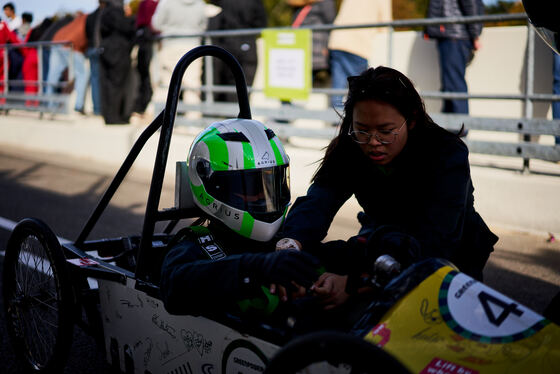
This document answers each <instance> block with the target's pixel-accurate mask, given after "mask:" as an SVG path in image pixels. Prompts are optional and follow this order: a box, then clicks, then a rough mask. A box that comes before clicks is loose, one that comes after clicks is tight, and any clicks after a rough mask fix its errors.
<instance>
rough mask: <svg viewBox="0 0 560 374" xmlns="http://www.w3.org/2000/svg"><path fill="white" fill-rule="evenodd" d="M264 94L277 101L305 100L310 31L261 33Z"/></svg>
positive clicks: (308, 70) (308, 69) (308, 89)
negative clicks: (263, 62) (262, 40)
mask: <svg viewBox="0 0 560 374" xmlns="http://www.w3.org/2000/svg"><path fill="white" fill-rule="evenodd" d="M262 37H263V39H264V46H265V47H264V55H265V82H264V93H265V95H266V96H269V97H276V98H279V99H285V100H291V99H307V97H308V96H309V91H310V89H311V30H307V29H297V30H296V29H294V30H265V31H263V32H262Z"/></svg>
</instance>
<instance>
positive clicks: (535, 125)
mask: <svg viewBox="0 0 560 374" xmlns="http://www.w3.org/2000/svg"><path fill="white" fill-rule="evenodd" d="M514 20H522V21H527V15H526V14H525V13H516V14H501V15H484V16H469V17H451V18H430V19H410V20H396V21H392V22H383V23H375V24H361V25H352V26H334V25H316V26H305V27H302V28H308V29H311V30H312V31H325V30H337V29H357V28H379V27H383V28H387V29H388V30H389V36H388V38H389V42H388V48H387V51H386V53H387V56H388V57H387V60H388V61H389V63H388V65H389V66H391V65H392V56H393V49H394V40H393V36H394V30H395V28H402V27H424V26H427V25H439V24H451V23H474V22H495V21H514ZM276 29H277V30H290V29H291V28H290V27H283V28H275V30H276ZM263 30H264V29H242V30H231V31H209V32H205V33H201V34H189V35H171V36H167V38H181V37H199V38H203V40H204V43H206V44H209V43H210V39H211V38H212V37H228V36H230V37H231V36H241V35H258V34H260V33H261V31H263ZM534 35H535V32H534V30H533V28H532V27H527V53H526V57H525V58H526V72H525V73H526V77H525V78H526V82H527V84H526V85H525V89H524V90H523V92H522V93H520V94H513V95H512V94H508V95H504V94H484V95H481V94H471V93H455V92H433V91H421V92H420V95H421V96H422V97H423V98H424V99H487V100H517V101H522V102H523V105H524V113H525V118H484V117H471V116H464V115H454V114H441V113H432V114H431V115H432V117H433V118H434V120H435V121H436V122H437V123H438V124H440V125H441V126H442V127H445V128H447V129H449V130H457V131H458V130H459V129H460V127H461V126H462V125H464V126H465V128H466V129H471V130H477V131H494V132H504V133H513V134H518V135H519V137H518V138H519V139H520V140H519V141H518V142H509V143H508V142H494V141H482V140H470V139H469V138H465V142H466V143H467V144H468V146H469V149H470V151H471V152H472V153H481V154H491V155H500V156H510V157H520V158H522V159H523V160H524V164H523V166H524V169H528V168H529V160H530V159H540V160H545V161H551V162H558V161H560V146H555V145H553V146H547V145H541V144H536V143H533V142H532V137H533V136H538V135H553V136H560V121H558V120H553V121H550V120H546V119H533V118H532V116H533V103H534V102H536V101H547V102H552V101H560V95H548V94H535V93H534V92H533V82H534V53H533V51H534V40H535V39H534V38H535V36H534ZM206 66H207V67H208V69H207V70H206V74H205V76H204V83H205V84H204V85H203V86H202V87H201V89H200V91H202V92H206V95H205V97H206V99H205V101H204V102H201V103H200V104H197V105H193V104H190V105H189V104H185V103H180V104H179V107H178V110H179V111H182V112H187V111H197V112H200V113H202V114H203V115H204V117H203V118H201V119H198V120H193V119H189V120H186V119H184V118H181V117H177V123H178V124H179V125H184V126H206V125H208V124H209V123H211V122H212V121H213V120H215V119H219V118H223V117H232V116H235V115H236V106H235V105H233V104H228V103H218V102H214V101H213V93H216V92H234V88H233V87H230V86H215V85H213V84H212V74H213V72H212V64H211V63H207V64H206ZM249 91H250V92H255V93H260V92H262V91H263V90H262V89H257V88H254V87H252V88H250V90H249ZM311 92H312V93H313V94H323V95H344V94H346V90H336V89H324V88H323V89H319V88H313V89H312V91H311ZM162 107H163V106H162V105H161V103H155V108H156V111H159V109H161V108H162ZM252 112H253V114H254V116H255V117H259V116H260V117H264V118H266V119H267V125H269V126H271V127H272V128H274V130H275V131H276V132H277V133H278V134H279V136H281V137H283V138H284V139H288V138H289V137H291V136H298V137H310V138H318V139H331V138H332V137H333V136H334V135H335V134H336V131H335V129H334V128H332V126H326V127H324V128H302V127H294V126H289V125H286V124H284V123H283V122H286V121H293V120H297V119H310V120H322V121H325V122H327V123H337V122H338V121H339V119H340V117H339V114H338V113H336V111H335V110H334V109H332V108H326V109H323V110H311V109H305V108H301V107H294V106H282V107H280V108H264V107H255V106H254V105H253V106H252Z"/></svg>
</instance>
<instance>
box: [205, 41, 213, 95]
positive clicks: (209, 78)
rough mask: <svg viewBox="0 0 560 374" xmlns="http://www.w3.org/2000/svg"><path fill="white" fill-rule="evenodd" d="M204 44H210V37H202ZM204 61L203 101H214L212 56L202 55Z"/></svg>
mask: <svg viewBox="0 0 560 374" xmlns="http://www.w3.org/2000/svg"><path fill="white" fill-rule="evenodd" d="M204 44H206V45H210V44H212V41H211V39H210V37H208V36H207V37H205V38H204ZM204 63H205V64H206V69H205V70H204V84H205V85H206V87H208V91H206V95H204V96H205V102H206V103H207V104H212V103H214V64H213V60H212V56H204Z"/></svg>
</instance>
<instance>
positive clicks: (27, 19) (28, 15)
mask: <svg viewBox="0 0 560 374" xmlns="http://www.w3.org/2000/svg"><path fill="white" fill-rule="evenodd" d="M21 19H22V20H24V21H25V22H27V23H31V22H33V14H31V13H29V12H25V13H23V14H22V15H21Z"/></svg>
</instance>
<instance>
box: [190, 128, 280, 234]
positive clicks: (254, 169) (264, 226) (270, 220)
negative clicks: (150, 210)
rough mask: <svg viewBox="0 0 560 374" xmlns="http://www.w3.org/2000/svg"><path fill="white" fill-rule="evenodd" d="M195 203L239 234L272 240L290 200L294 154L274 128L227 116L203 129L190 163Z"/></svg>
mask: <svg viewBox="0 0 560 374" xmlns="http://www.w3.org/2000/svg"><path fill="white" fill-rule="evenodd" d="M187 172H188V179H189V180H190V188H191V191H192V196H193V200H194V203H195V204H196V205H197V206H198V207H199V208H200V209H202V210H203V211H204V212H205V213H207V214H208V215H210V216H211V217H213V218H216V219H218V220H220V221H221V222H223V223H224V224H225V225H226V226H228V227H229V228H230V229H232V230H234V231H236V232H237V233H239V234H240V235H243V236H245V237H247V238H251V239H254V240H259V241H268V240H270V239H271V238H272V237H273V236H274V234H276V232H277V231H278V229H279V228H280V226H281V225H282V222H283V220H284V217H285V215H286V212H287V208H288V206H289V204H290V188H289V158H288V155H287V154H286V152H285V150H284V147H283V146H282V143H281V142H280V140H279V139H278V137H277V136H276V135H275V134H274V132H273V131H272V130H271V129H268V128H266V127H265V126H264V125H263V124H262V123H260V122H259V121H256V120H249V119H228V120H224V121H221V122H216V123H214V124H212V125H210V126H209V127H208V128H206V129H205V130H203V131H202V132H201V133H200V134H199V135H198V136H197V137H196V139H195V140H194V142H193V144H192V146H191V149H190V151H189V157H188V163H187Z"/></svg>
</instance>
